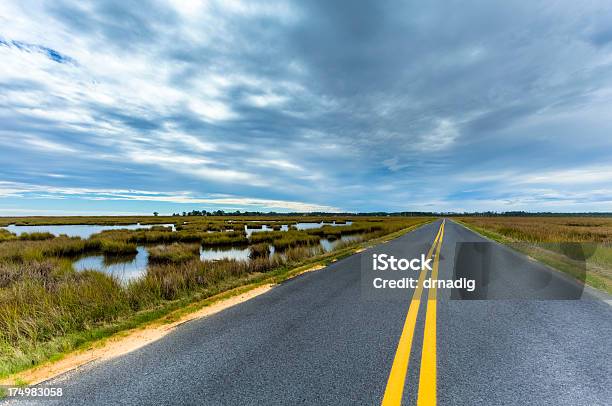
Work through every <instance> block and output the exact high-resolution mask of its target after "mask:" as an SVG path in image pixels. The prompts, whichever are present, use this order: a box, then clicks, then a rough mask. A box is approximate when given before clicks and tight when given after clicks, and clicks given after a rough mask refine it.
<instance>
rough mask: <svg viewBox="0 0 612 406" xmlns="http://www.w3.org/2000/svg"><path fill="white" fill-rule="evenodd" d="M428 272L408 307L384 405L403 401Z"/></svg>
mask: <svg viewBox="0 0 612 406" xmlns="http://www.w3.org/2000/svg"><path fill="white" fill-rule="evenodd" d="M443 224H444V223H442V224H441V225H440V228H439V229H438V234H437V235H436V238H435V239H434V242H433V244H432V246H431V248H430V249H429V252H428V253H427V258H431V256H432V254H433V251H434V249H435V247H436V244H438V242H439V241H441V240H442V233H443ZM432 269H433V268H432ZM426 274H427V270H426V269H424V270H422V271H421V273H420V275H419V281H418V285H417V288H416V289H415V290H414V294H413V295H412V300H411V301H410V307H409V308H408V314H407V315H406V321H405V322H404V328H403V329H402V335H401V336H400V339H399V343H398V344H397V350H396V351H395V358H393V365H392V366H391V372H390V373H389V379H388V380H387V387H386V389H385V395H384V397H383V401H382V405H383V406H391V405H400V404H401V403H402V395H403V394H404V385H405V382H406V373H407V372H408V361H409V360H410V351H411V349H412V339H413V337H414V328H415V326H416V320H417V315H418V313H419V306H420V305H421V294H422V292H423V281H424V280H425V275H426Z"/></svg>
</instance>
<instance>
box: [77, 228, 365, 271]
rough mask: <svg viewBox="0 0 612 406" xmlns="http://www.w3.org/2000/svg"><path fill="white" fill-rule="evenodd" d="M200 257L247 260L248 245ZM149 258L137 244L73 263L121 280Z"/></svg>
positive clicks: (328, 245)
mask: <svg viewBox="0 0 612 406" xmlns="http://www.w3.org/2000/svg"><path fill="white" fill-rule="evenodd" d="M359 238H361V237H360V236H359V235H346V236H342V237H341V238H339V239H337V240H334V241H329V240H328V239H326V238H323V239H321V240H320V243H321V246H322V247H323V250H325V252H329V251H331V250H333V249H334V248H335V247H336V246H337V245H338V244H339V243H340V242H341V241H347V242H349V241H357V240H358V239H359ZM273 254H274V247H273V246H270V255H273ZM200 259H201V260H202V261H214V260H219V259H235V260H238V261H247V260H248V259H249V248H248V247H223V248H211V247H206V248H204V247H200ZM148 260H149V252H148V251H147V249H146V247H143V246H139V247H138V253H137V254H136V255H134V256H126V257H115V258H112V257H105V256H103V255H92V256H87V257H82V258H80V259H78V260H76V261H75V262H74V264H73V266H74V269H75V270H77V271H84V270H86V269H90V270H96V271H101V272H104V273H107V274H109V275H113V276H115V277H116V278H118V279H119V280H120V281H122V282H129V281H130V280H133V279H136V278H139V277H140V276H142V275H144V274H145V273H146V272H147V264H148Z"/></svg>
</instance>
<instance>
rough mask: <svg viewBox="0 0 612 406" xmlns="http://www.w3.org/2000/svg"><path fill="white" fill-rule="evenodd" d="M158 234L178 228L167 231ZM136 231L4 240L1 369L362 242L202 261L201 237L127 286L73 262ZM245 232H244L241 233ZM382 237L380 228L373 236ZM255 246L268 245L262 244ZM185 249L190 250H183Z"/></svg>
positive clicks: (403, 227)
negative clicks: (330, 249)
mask: <svg viewBox="0 0 612 406" xmlns="http://www.w3.org/2000/svg"><path fill="white" fill-rule="evenodd" d="M426 221H428V219H399V220H395V219H394V220H392V222H393V223H394V224H395V225H394V227H392V228H393V229H396V230H395V232H394V233H391V234H389V235H388V237H387V238H391V237H392V236H397V235H400V234H401V233H403V232H406V231H407V230H408V229H409V228H411V227H412V228H413V227H415V226H416V225H419V224H422V223H424V222H426ZM151 233H158V234H173V233H168V232H167V231H159V230H157V231H155V230H154V231H151ZM130 234H132V232H123V231H122V232H119V233H117V234H113V233H102V234H100V235H98V236H96V237H95V238H91V239H89V240H81V239H78V238H74V239H71V238H67V237H57V238H54V239H52V240H44V241H6V242H3V243H0V376H2V377H6V376H8V375H10V374H13V373H15V372H17V371H20V370H23V369H26V368H29V367H31V366H33V365H37V364H39V363H41V362H44V361H47V360H53V359H58V358H60V357H61V356H62V354H65V353H67V352H70V351H72V350H74V349H77V348H82V347H83V346H85V345H88V344H90V343H92V342H94V341H97V340H100V339H103V338H105V337H108V336H111V335H113V334H116V333H117V332H120V331H124V330H126V329H130V328H133V327H136V326H141V325H143V324H147V323H149V322H151V321H153V320H158V319H160V318H161V317H164V316H167V315H169V314H170V313H172V312H176V311H182V310H181V309H183V308H184V307H185V306H188V305H190V304H192V303H204V302H206V299H207V298H209V297H211V296H213V295H216V294H219V293H221V292H224V291H227V290H229V289H235V288H237V287H240V286H243V285H245V284H251V286H252V285H253V284H257V283H269V282H275V281H280V280H283V279H284V278H287V277H289V276H291V275H292V274H294V271H295V269H296V267H300V266H302V265H304V266H307V265H309V264H313V263H321V264H323V265H325V264H327V263H329V261H332V260H335V259H338V258H342V257H344V256H348V255H350V254H351V253H352V252H353V250H354V249H355V247H359V246H360V245H362V243H360V242H354V243H349V244H341V245H339V247H338V248H337V249H336V250H335V251H334V252H332V253H329V254H324V253H323V252H322V248H321V247H320V245H318V244H316V245H312V246H308V245H307V246H303V245H299V246H290V247H288V248H286V249H285V250H284V251H283V252H282V254H277V255H273V256H262V255H258V256H256V257H254V258H252V259H251V260H249V261H231V260H223V261H214V262H213V261H200V260H199V257H198V256H197V255H196V251H199V244H197V245H196V244H194V245H192V246H191V247H189V246H186V244H176V246H175V245H172V246H171V247H172V248H164V249H163V250H160V252H159V253H157V254H153V257H154V258H163V260H162V261H156V260H153V261H152V262H153V263H152V264H151V265H150V266H149V267H148V270H147V273H146V274H145V275H144V276H143V277H142V278H140V279H137V280H135V281H132V282H130V283H129V284H127V285H126V284H122V283H119V281H117V280H116V279H114V278H112V277H111V276H109V275H107V274H104V273H101V272H96V271H82V272H76V271H74V269H72V267H71V259H70V256H69V255H72V254H74V253H82V252H85V251H88V250H93V251H95V252H99V251H100V250H101V249H102V247H103V245H104V244H105V241H108V240H109V239H110V236H111V235H112V236H115V237H121V236H123V237H126V236H127V235H130ZM303 234H304V235H307V236H308V234H306V233H303ZM138 235H140V234H138ZM210 235H214V234H210ZM242 236H244V234H243V233H242V232H238V233H236V234H235V235H233V237H234V238H235V237H240V238H242ZM309 237H313V236H309ZM374 237H378V235H376V234H375V233H373V234H370V235H369V236H368V237H367V238H374ZM116 241H117V244H118V245H117V247H118V248H114V249H112V250H111V251H120V250H121V249H122V248H121V247H124V244H127V245H129V244H133V242H132V241H131V240H130V239H129V238H117V240H116ZM373 242H374V241H373ZM106 244H109V243H108V242H107V243H106ZM151 249H153V250H154V249H155V248H151ZM255 250H256V251H258V252H259V253H261V252H263V248H262V247H259V248H256V249H255ZM162 251H163V252H162ZM185 252H187V254H188V255H187V256H185V257H183V254H185ZM66 256H68V258H66ZM168 259H169V260H168Z"/></svg>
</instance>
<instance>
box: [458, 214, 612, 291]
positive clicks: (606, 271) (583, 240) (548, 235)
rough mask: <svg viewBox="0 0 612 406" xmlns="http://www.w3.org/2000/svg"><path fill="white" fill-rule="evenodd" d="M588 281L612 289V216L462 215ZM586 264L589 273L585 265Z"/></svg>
mask: <svg viewBox="0 0 612 406" xmlns="http://www.w3.org/2000/svg"><path fill="white" fill-rule="evenodd" d="M458 220H459V221H460V222H461V223H463V224H464V225H466V226H468V227H470V228H472V229H473V230H474V231H477V232H479V233H481V234H483V235H484V236H486V237H489V238H491V239H493V240H495V241H498V242H501V243H504V244H506V245H509V246H511V247H513V248H514V249H516V250H519V251H521V252H523V253H525V254H527V255H529V256H531V257H533V258H535V259H537V260H539V261H541V262H543V263H545V264H547V265H549V266H551V267H553V268H556V269H558V270H560V271H562V272H565V273H567V274H569V275H572V276H574V277H576V278H578V279H580V280H582V279H584V278H585V277H586V279H585V280H584V282H586V283H587V284H589V285H591V286H593V287H595V288H598V289H601V290H604V291H606V292H608V293H612V218H610V217H462V218H459V219H458ZM584 264H586V275H585V265H584Z"/></svg>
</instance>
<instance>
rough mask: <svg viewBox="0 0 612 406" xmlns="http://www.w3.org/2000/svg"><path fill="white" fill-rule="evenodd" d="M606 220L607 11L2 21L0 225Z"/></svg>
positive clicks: (294, 10) (610, 145)
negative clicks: (284, 218) (291, 219)
mask: <svg viewBox="0 0 612 406" xmlns="http://www.w3.org/2000/svg"><path fill="white" fill-rule="evenodd" d="M193 209H197V210H201V209H206V210H218V209H225V210H232V211H233V210H249V211H255V210H262V211H269V210H272V211H279V212H283V211H304V212H306V211H412V210H414V211H483V210H495V211H510V210H526V211H553V212H568V211H570V212H571V211H580V212H583V211H608V212H610V211H612V2H610V1H587V2H575V1H550V0H547V1H542V2H539V1H533V0H529V1H524V2H523V1H521V2H513V1H506V2H491V1H487V0H483V1H470V2H465V1H452V0H451V1H449V0H445V1H427V2H415V1H398V2H395V1H384V2H381V1H344V0H341V1H327V0H321V1H276V0H267V1H250V0H249V1H228V0H223V1H214V0H211V1H183V0H176V1H155V2H144V1H128V0H119V1H96V2H82V1H61V0H58V1H49V2H40V1H23V0H22V1H10V0H8V1H2V2H0V216H20V215H37V214H38V215H45V214H46V215H69V214H74V215H88V214H121V215H123V214H125V215H127V214H150V213H152V212H153V211H158V212H160V213H162V214H167V213H173V212H182V211H189V210H193Z"/></svg>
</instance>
